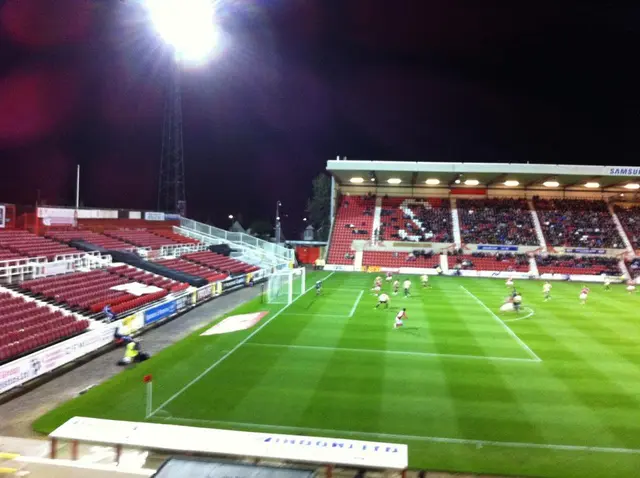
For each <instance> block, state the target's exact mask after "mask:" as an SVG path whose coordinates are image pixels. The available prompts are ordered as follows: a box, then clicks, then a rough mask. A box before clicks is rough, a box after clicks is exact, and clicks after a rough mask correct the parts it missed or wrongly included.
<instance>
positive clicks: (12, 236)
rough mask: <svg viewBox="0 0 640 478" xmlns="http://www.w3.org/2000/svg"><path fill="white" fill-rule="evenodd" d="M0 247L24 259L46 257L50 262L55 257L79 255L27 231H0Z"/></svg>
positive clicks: (59, 244) (79, 252) (76, 251)
mask: <svg viewBox="0 0 640 478" xmlns="http://www.w3.org/2000/svg"><path fill="white" fill-rule="evenodd" d="M0 247H1V248H3V249H5V250H9V251H11V252H13V253H17V254H20V255H22V256H24V257H46V258H47V259H49V260H52V259H54V258H55V256H57V255H62V254H81V253H82V252H81V251H79V250H78V249H74V248H72V247H69V246H67V245H66V244H61V243H59V242H56V241H54V240H51V239H47V238H45V237H41V236H36V235H35V234H31V233H30V232H28V231H21V230H12V229H6V230H4V229H0Z"/></svg>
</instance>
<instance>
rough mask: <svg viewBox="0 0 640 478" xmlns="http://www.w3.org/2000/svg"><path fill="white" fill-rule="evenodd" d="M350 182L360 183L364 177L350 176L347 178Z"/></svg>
mask: <svg viewBox="0 0 640 478" xmlns="http://www.w3.org/2000/svg"><path fill="white" fill-rule="evenodd" d="M349 181H350V182H352V183H353V184H362V183H363V182H364V179H362V178H351V179H349Z"/></svg>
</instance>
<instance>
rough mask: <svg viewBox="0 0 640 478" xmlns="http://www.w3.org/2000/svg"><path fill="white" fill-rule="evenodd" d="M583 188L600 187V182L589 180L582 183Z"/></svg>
mask: <svg viewBox="0 0 640 478" xmlns="http://www.w3.org/2000/svg"><path fill="white" fill-rule="evenodd" d="M584 187H585V188H591V189H594V188H599V187H600V183H595V182H589V183H585V185H584Z"/></svg>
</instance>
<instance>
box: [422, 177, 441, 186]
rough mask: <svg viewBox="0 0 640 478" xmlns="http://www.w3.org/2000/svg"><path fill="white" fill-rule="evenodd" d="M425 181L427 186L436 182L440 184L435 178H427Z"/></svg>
mask: <svg viewBox="0 0 640 478" xmlns="http://www.w3.org/2000/svg"><path fill="white" fill-rule="evenodd" d="M425 183H426V184H428V185H429V186H435V185H436V184H440V180H439V179H436V178H433V179H427V180H426V181H425Z"/></svg>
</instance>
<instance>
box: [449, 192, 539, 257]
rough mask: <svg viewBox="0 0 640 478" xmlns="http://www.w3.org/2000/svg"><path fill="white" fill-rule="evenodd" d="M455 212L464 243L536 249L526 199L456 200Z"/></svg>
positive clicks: (533, 228) (531, 219)
mask: <svg viewBox="0 0 640 478" xmlns="http://www.w3.org/2000/svg"><path fill="white" fill-rule="evenodd" d="M457 209H458V214H459V218H460V234H461V235H462V242H463V243H466V244H507V245H521V246H535V245H538V239H537V237H536V230H535V226H534V225H533V218H532V216H531V211H530V210H529V206H528V204H527V201H526V200H525V199H509V198H505V199H458V201H457Z"/></svg>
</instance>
